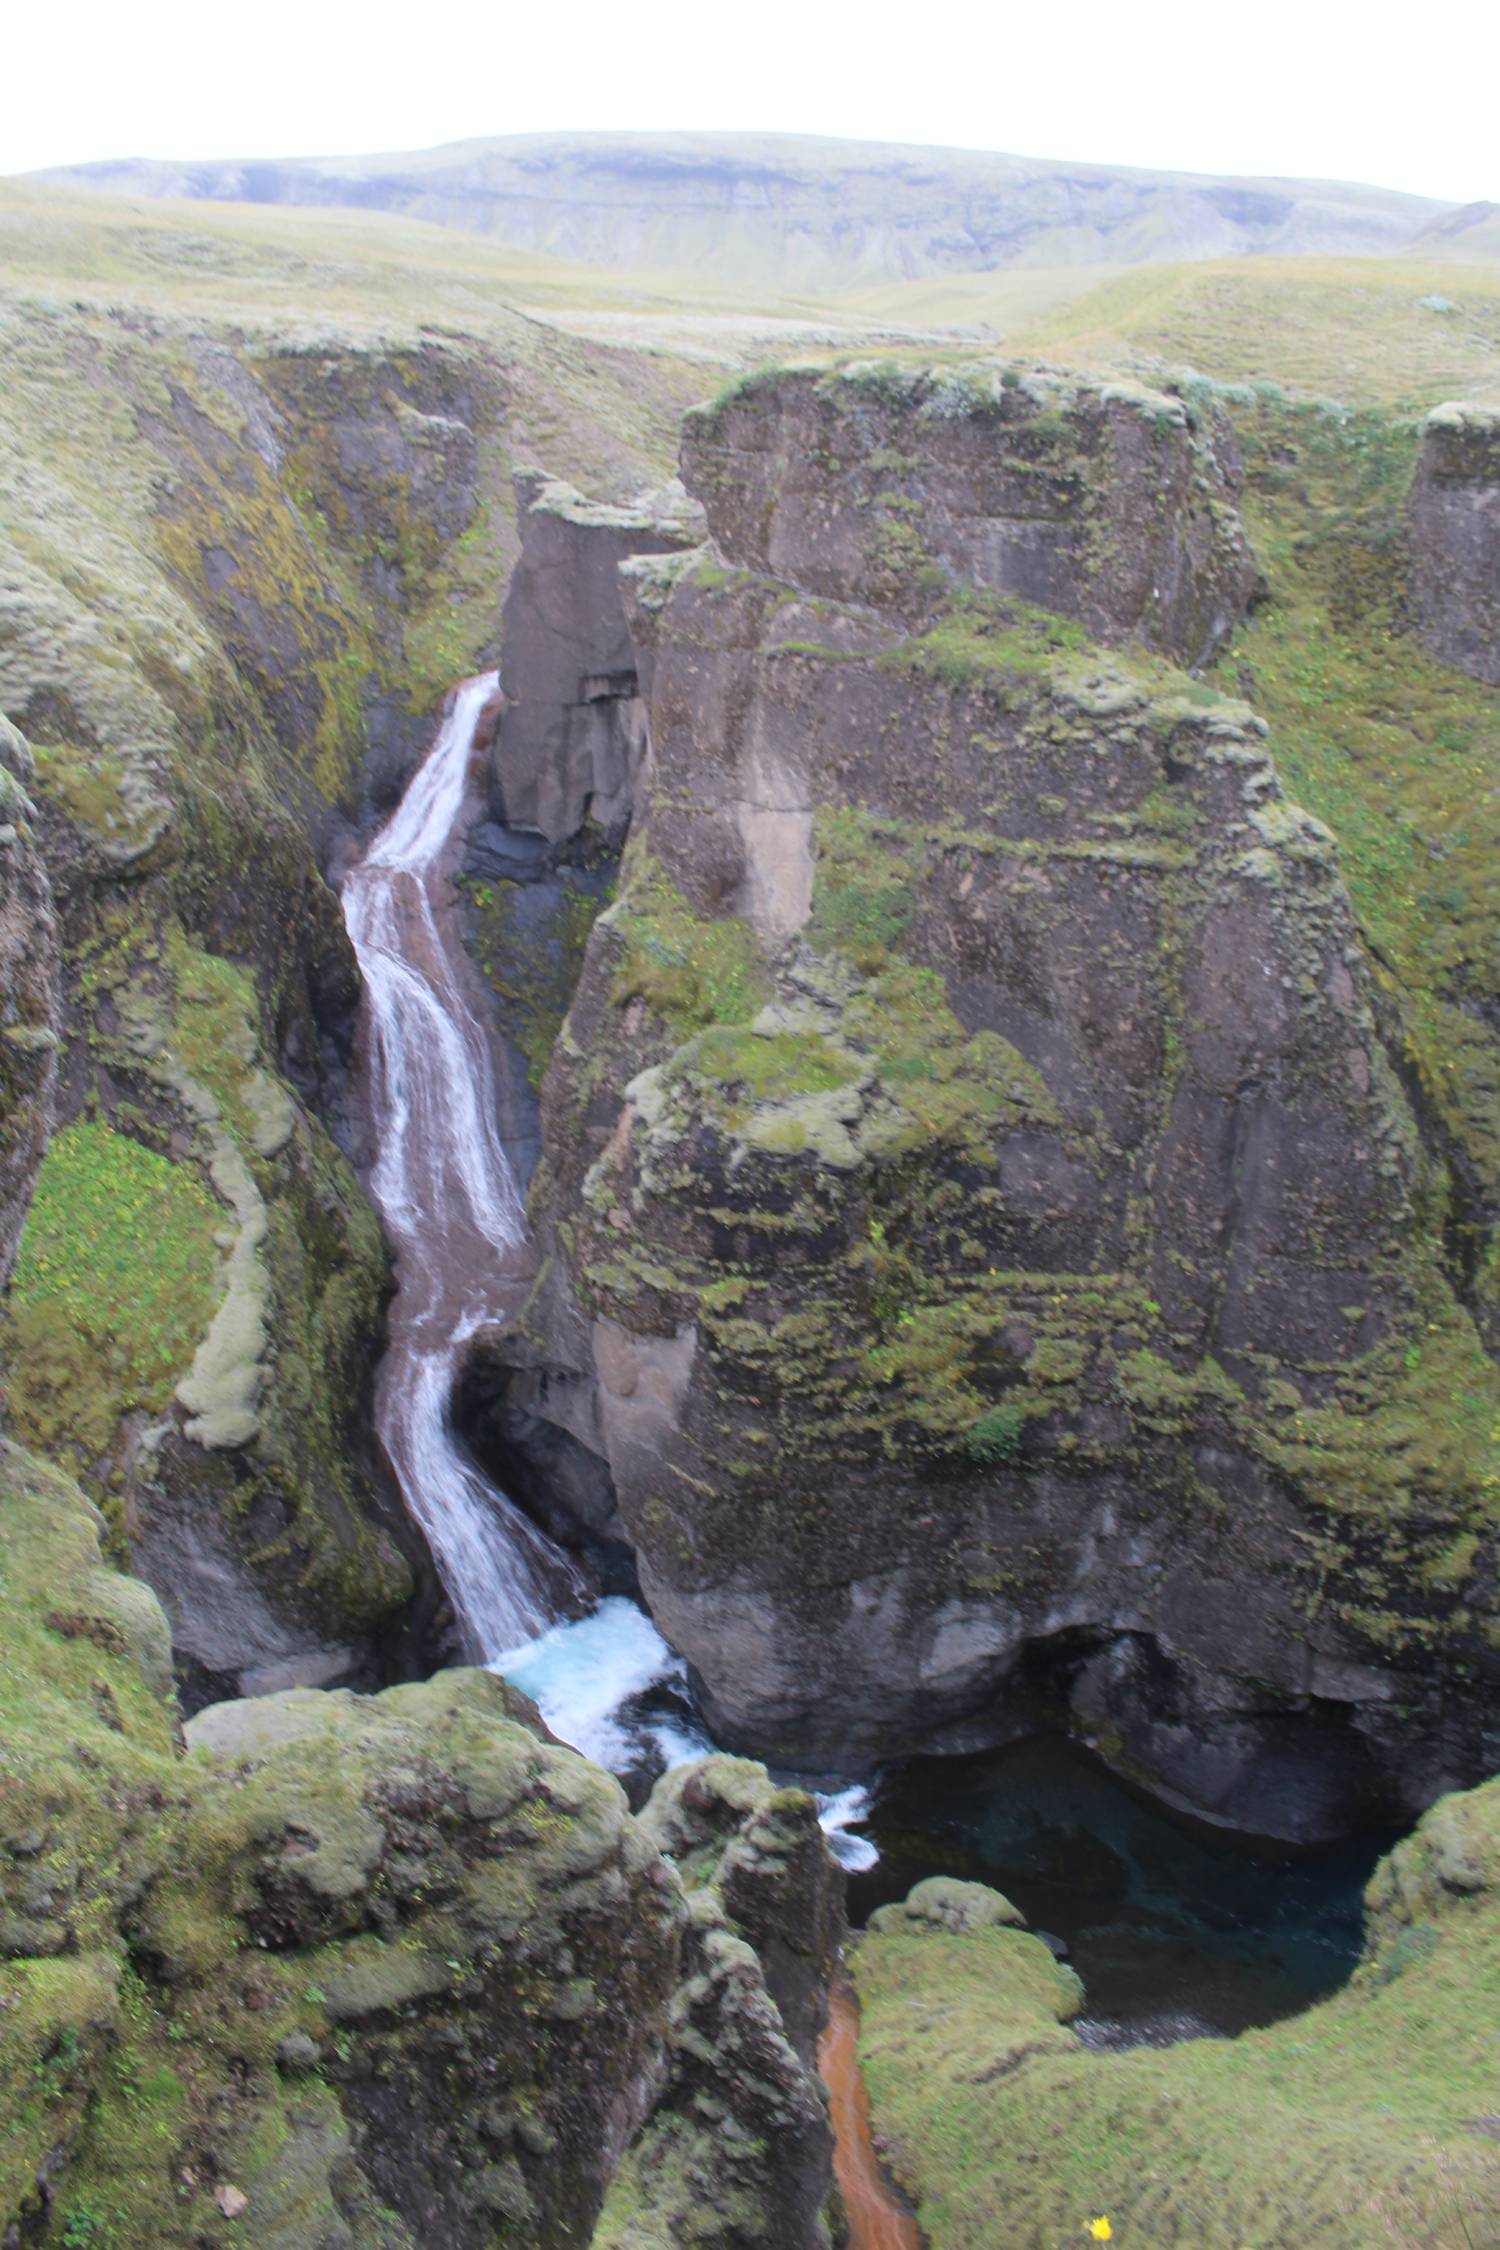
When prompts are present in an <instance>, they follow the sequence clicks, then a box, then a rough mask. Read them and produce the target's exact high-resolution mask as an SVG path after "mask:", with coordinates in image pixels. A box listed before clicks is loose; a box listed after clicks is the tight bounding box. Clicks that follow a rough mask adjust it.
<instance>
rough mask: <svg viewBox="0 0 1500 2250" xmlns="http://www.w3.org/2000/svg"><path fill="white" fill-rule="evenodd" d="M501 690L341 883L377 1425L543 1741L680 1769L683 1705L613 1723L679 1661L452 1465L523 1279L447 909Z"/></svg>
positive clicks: (482, 1646)
mask: <svg viewBox="0 0 1500 2250" xmlns="http://www.w3.org/2000/svg"><path fill="white" fill-rule="evenodd" d="M499 684H500V681H499V675H498V673H494V672H489V673H485V674H483V675H482V676H481V677H479V678H477V679H473V680H465V681H464V682H463V683H462V684H461V685H460V686H459V687H458V688H456V689H455V690H454V692H453V697H452V700H451V703H450V705H449V707H448V709H447V711H446V713H445V715H444V717H443V721H442V724H441V726H440V727H439V729H438V734H437V739H436V740H435V742H434V743H433V746H432V748H431V750H430V751H429V752H428V754H427V756H426V758H425V759H424V760H423V762H422V764H421V765H420V766H419V767H418V769H417V772H416V774H415V775H414V776H413V778H412V780H411V782H410V784H409V785H408V787H407V791H406V794H405V796H404V797H403V798H402V800H401V803H400V804H399V805H398V806H397V808H396V810H395V812H394V813H393V814H392V815H391V817H390V819H389V820H388V821H387V822H386V824H385V826H384V827H383V828H382V829H381V830H380V833H379V834H378V835H377V836H376V838H375V840H374V842H373V843H372V844H371V845H370V847H369V849H368V851H366V853H365V854H364V857H363V858H362V859H361V860H360V861H359V862H358V863H357V864H356V865H355V866H354V867H353V868H352V869H351V870H350V872H349V874H348V875H347V876H346V877H345V880H344V887H343V904H344V920H345V922H346V924H347V926H348V930H349V936H350V939H351V940H352V942H353V945H354V950H355V953H356V955H357V956H358V960H359V965H360V970H361V973H362V975H363V977H364V983H365V995H366V1017H365V1041H366V1080H367V1087H368V1095H369V1104H370V1115H371V1123H372V1127H373V1130H374V1136H375V1143H376V1150H377V1154H376V1159H375V1165H374V1169H373V1171H372V1173H371V1176H370V1191H371V1194H372V1195H373V1197H374V1200H375V1204H376V1206H377V1208H378V1210H379V1212H380V1215H381V1217H382V1218H383V1219H384V1221H385V1225H386V1230H387V1232H388V1234H389V1235H390V1238H391V1241H392V1243H393V1245H394V1247H395V1252H396V1279H397V1292H396V1298H395V1302H394V1304H393V1305H392V1307H391V1313H390V1343H389V1348H388V1350H387V1353H386V1357H385V1360H384V1362H383V1364H382V1367H381V1370H380V1378H379V1382H378V1385H377V1389H376V1401H375V1414H376V1427H377V1429H378V1431H379V1435H380V1439H381V1442H382V1444H383V1445H384V1447H385V1450H386V1454H387V1456H388V1457H389V1460H390V1463H391V1467H392V1469H393V1470H394V1471H395V1474H396V1479H397V1482H398V1483H399V1485H400V1487H401V1492H402V1496H403V1498H404V1500H405V1502H406V1505H407V1507H408V1508H409V1509H410V1510H411V1513H412V1514H413V1516H415V1518H416V1519H417V1521H418V1522H419V1523H420V1524H421V1526H422V1528H423V1530H424V1531H425V1533H426V1534H427V1539H428V1544H429V1545H430V1547H431V1549H432V1554H433V1559H434V1561H435V1562H436V1564H437V1568H438V1571H439V1573H440V1575H441V1577H442V1580H443V1584H444V1586H445V1587H446V1588H447V1591H448V1595H449V1598H450V1599H451V1601H452V1603H453V1606H454V1610H455V1611H456V1613H457V1615H458V1617H459V1619H460V1621H461V1623H462V1626H463V1630H464V1633H465V1637H466V1638H467V1640H468V1642H469V1649H470V1654H471V1655H472V1656H474V1657H476V1658H477V1659H478V1660H479V1661H480V1662H481V1663H485V1664H490V1665H492V1666H494V1668H495V1669H496V1670H497V1671H503V1672H504V1673H505V1675H506V1676H507V1678H509V1679H512V1680H514V1681H515V1682H516V1683H517V1685H518V1686H520V1687H522V1688H524V1689H525V1690H526V1692H527V1693H528V1694H529V1695H531V1696H532V1697H533V1698H534V1700H535V1701H536V1702H537V1704H538V1705H539V1706H540V1708H541V1711H542V1714H543V1716H544V1717H545V1718H546V1720H547V1722H548V1724H549V1725H550V1726H551V1728H552V1730H553V1732H554V1733H555V1734H557V1735H559V1736H560V1737H561V1738H562V1739H563V1740H564V1741H565V1742H571V1743H573V1744H574V1745H575V1746H576V1747H577V1748H578V1749H580V1750H583V1751H584V1752H585V1753H586V1754H587V1755H588V1756H590V1757H592V1758H594V1759H596V1760H597V1761H598V1762H599V1763H600V1764H603V1765H609V1766H614V1767H616V1768H618V1769H624V1768H625V1767H627V1766H630V1765H633V1764H638V1763H639V1762H640V1761H641V1760H642V1758H643V1757H647V1758H650V1759H651V1760H653V1761H654V1762H655V1763H656V1764H658V1765H659V1764H662V1763H665V1764H668V1765H671V1764H675V1763H677V1762H678V1761H679V1760H682V1759H685V1758H694V1757H701V1756H702V1755H703V1754H704V1753H705V1752H706V1751H709V1750H711V1749H712V1748H713V1744H712V1743H711V1742H710V1741H709V1740H708V1739H707V1737H706V1736H705V1735H704V1734H703V1733H702V1731H701V1730H700V1729H698V1728H697V1727H696V1726H694V1725H693V1724H692V1723H691V1721H690V1719H688V1720H685V1719H684V1717H683V1716H682V1714H681V1711H680V1709H679V1712H678V1714H677V1715H676V1716H673V1715H672V1713H671V1712H670V1711H669V1710H663V1711H659V1712H657V1713H656V1714H654V1715H653V1714H652V1713H651V1712H650V1711H649V1710H639V1711H638V1715H637V1716H636V1717H635V1718H634V1720H633V1723H632V1724H630V1725H627V1724H626V1723H624V1721H623V1719H622V1717H621V1710H622V1706H626V1707H629V1706H632V1705H635V1706H639V1705H640V1702H641V1699H642V1698H644V1697H646V1696H648V1694H649V1691H651V1690H653V1689H658V1690H660V1689H667V1690H670V1691H675V1694H676V1699H677V1702H678V1704H679V1706H680V1705H681V1704H682V1702H683V1699H684V1696H685V1686H684V1667H683V1665H682V1662H681V1660H680V1658H678V1657H676V1656H675V1655H674V1654H673V1652H672V1650H671V1649H670V1648H669V1647H668V1646H667V1644H666V1642H665V1641H664V1640H663V1639H662V1637H661V1635H660V1634H659V1633H658V1632H657V1630H656V1628H655V1626H654V1625H653V1624H652V1622H651V1620H650V1618H649V1617H647V1616H646V1615H645V1614H644V1612H643V1611H641V1610H639V1609H637V1608H636V1606H635V1604H634V1603H633V1602H629V1601H625V1600H623V1599H622V1598H621V1597H619V1596H614V1597H612V1598H611V1599H609V1600H607V1601H603V1602H600V1603H598V1604H597V1606H592V1605H591V1604H590V1600H589V1596H588V1593H587V1590H586V1589H585V1587H584V1585H583V1582H582V1580H581V1579H580V1577H579V1575H578V1573H577V1572H576V1570H574V1568H573V1567H572V1565H571V1564H570V1563H569V1562H568V1561H567V1560H566V1558H565V1557H564V1556H563V1555H561V1554H560V1553H559V1552H558V1550H557V1549H556V1548H555V1547H554V1546H553V1545H552V1544H551V1542H550V1541H549V1540H548V1539H546V1538H545V1537H544V1536H543V1535H542V1533H541V1532H539V1531H538V1530H537V1529H536V1527H535V1525H534V1524H532V1523H531V1522H530V1520H529V1519H528V1518H527V1517H526V1516H524V1515H523V1514H522V1513H521V1511H520V1510H519V1509H518V1508H516V1507H514V1506H513V1505H512V1503H511V1502H510V1501H509V1500H507V1499H506V1498H505V1496H504V1494H503V1493H501V1492H499V1491H497V1490H496V1488H495V1487H494V1486H493V1485H492V1484H490V1483H489V1481H488V1479H487V1478H485V1477H483V1476H482V1475H481V1474H480V1472H479V1470H478V1469H477V1468H476V1467H475V1465H474V1463H473V1462H472V1461H471V1460H470V1459H469V1458H468V1456H467V1455H466V1454H465V1453H464V1452H463V1450H462V1448H461V1447H460V1446H459V1444H458V1442H457V1440H456V1438H455V1437H454V1434H453V1429H452V1423H451V1418H450V1411H449V1407H450V1400H451V1398H452V1394H453V1386H454V1381H455V1378H456V1376H457V1373H458V1369H459V1363H460V1360H461V1357H462V1354H463V1348H464V1345H465V1344H466V1343H467V1342H468V1340H469V1338H470V1337H471V1336H472V1335H473V1334H474V1333H475V1331H476V1330H477V1329H478V1328H480V1327H482V1326H484V1325H485V1324H486V1323H488V1322H493V1321H496V1320H499V1319H502V1318H503V1317H504V1314H505V1311H506V1309H507V1306H508V1304H509V1303H511V1302H513V1300H514V1298H515V1294H516V1290H517V1287H518V1285H519V1283H520V1281H521V1280H522V1278H523V1277H524V1273H525V1267H526V1221H525V1215H524V1213H523V1211H522V1208H521V1202H520V1198H519V1196H518V1195H517V1193H516V1187H515V1181H514V1179H513V1177H512V1174H511V1169H510V1165H509V1162H508V1160H507V1158H506V1154H505V1150H504V1147H503V1146H502V1143H501V1140H500V1131H499V1124H498V1117H499V1105H498V1102H497V1099H496V1087H495V1076H494V1068H493V1064H492V1061H491V1056H490V1048H489V1043H488V1040H487V1039H486V1036H485V1033H484V1030H483V1028H482V1026H481V1024H480V1022H479V1019H478V1018H477V1016H476V1015H475V1013H474V1010H473V1008H472V1006H471V1005H470V1001H469V996H468V974H467V965H466V962H465V959H464V955H463V948H462V942H461V939H460V937H459V935H458V932H457V930H456V928H455V927H454V921H453V916H452V913H451V885H452V876H453V868H454V864H455V861H456V859H457V855H458V852H459V850H460V848H461V846H462V841H463V837H464V834H465V833H466V829H467V825H468V822H469V820H471V819H472V817H473V816H474V814H475V813H477V811H478V805H477V802H476V798H475V792H474V789H473V784H472V773H473V762H474V743H475V736H476V733H477V730H478V727H479V723H480V720H481V718H482V717H483V715H484V713H485V710H486V708H487V706H489V705H490V704H491V703H492V702H493V700H494V697H495V695H496V693H497V691H498V688H499ZM583 1612H587V1614H581V1613H583ZM822 1803H823V1807H824V1812H823V1818H824V1825H825V1827H826V1828H827V1829H828V1831H829V1834H830V1839H831V1841H832V1843H833V1846H834V1849H835V1850H836V1851H837V1852H838V1853H839V1856H840V1857H841V1858H843V1859H844V1860H845V1861H846V1863H847V1864H849V1865H850V1866H854V1867H858V1866H863V1865H867V1864H869V1862H871V1861H873V1859H874V1856H875V1854H874V1851H873V1849H872V1848H871V1847H870V1846H869V1845H868V1844H866V1843H864V1841H863V1840H862V1839H860V1838H858V1837H855V1836H851V1835H849V1834H848V1833H847V1831H848V1829H849V1828H850V1827H851V1826H853V1825H854V1824H856V1823H857V1822H858V1821H860V1820H861V1819H862V1818H863V1817H864V1814H865V1811H866V1810H867V1806H868V1798H867V1795H866V1792H865V1791H864V1790H862V1789H857V1788H856V1789H847V1790H844V1791H842V1792H841V1793H839V1794H838V1795H837V1796H831V1797H828V1798H825V1799H823V1800H822Z"/></svg>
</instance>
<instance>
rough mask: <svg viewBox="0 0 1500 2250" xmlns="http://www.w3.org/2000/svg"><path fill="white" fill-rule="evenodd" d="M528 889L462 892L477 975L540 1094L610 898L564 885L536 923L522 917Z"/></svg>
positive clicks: (496, 886)
mask: <svg viewBox="0 0 1500 2250" xmlns="http://www.w3.org/2000/svg"><path fill="white" fill-rule="evenodd" d="M525 888H526V887H525V886H524V885H522V884H519V883H510V882H505V881H500V882H495V883H486V882H480V881H476V880H473V879H467V880H465V881H464V882H463V884H462V889H463V893H464V896H465V897H466V899H467V900H468V902H469V906H470V909H471V911H472V913H473V917H474V952H475V955H476V958H477V959H478V962H479V966H480V969H481V971H482V973H483V975H484V978H485V981H486V982H487V983H488V985H489V986H490V989H491V991H492V992H493V993H494V994H495V996H496V998H497V1000H498V1001H499V1002H500V1007H501V1014H502V1020H503V1022H504V1025H505V1029H506V1032H507V1034H508V1035H509V1036H510V1037H511V1038H512V1039H514V1041H515V1043H516V1045H517V1046H518V1047H519V1048H520V1050H521V1052H522V1054H523V1055H524V1056H525V1057H526V1072H527V1076H528V1077H529V1078H530V1080H531V1083H532V1085H533V1086H534V1087H536V1088H537V1089H538V1090H540V1087H541V1083H542V1078H543V1076H544V1074H545V1072H546V1069H547V1065H548V1063H549V1062H550V1061H551V1060H552V1050H553V1048H554V1047H555V1046H556V1044H557V1035H558V1033H559V1032H560V1031H561V1029H562V1026H563V1019H564V1017H565V1016H566V1015H567V1012H568V1009H569V1007H570V1006H571V1005H572V1000H573V994H574V993H575V992H576V990H577V989H578V979H579V977H580V976H581V975H582V974H583V961H584V955H585V953H586V952H587V951H588V942H589V932H590V931H591V930H592V929H593V927H594V923H595V921H596V920H597V919H598V917H599V914H600V913H601V911H602V910H603V909H604V907H605V906H607V905H608V903H609V894H608V892H607V891H602V892H601V891H594V890H587V889H583V888H581V887H580V888H574V887H573V886H572V885H565V886H564V888H563V889H562V890H560V891H559V893H558V895H557V898H556V902H555V907H554V910H553V911H552V913H550V914H549V915H548V916H547V918H546V920H545V922H538V921H535V920H529V919H526V918H524V916H523V914H522V913H521V911H520V909H521V907H522V904H523V900H524V896H525Z"/></svg>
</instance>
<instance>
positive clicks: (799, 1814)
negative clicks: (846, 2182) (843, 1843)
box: [594, 1757, 843, 2250]
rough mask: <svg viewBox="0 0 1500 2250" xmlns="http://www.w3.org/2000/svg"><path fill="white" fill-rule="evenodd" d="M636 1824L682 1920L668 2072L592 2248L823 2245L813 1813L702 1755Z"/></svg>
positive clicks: (818, 1887) (821, 1886) (835, 1933)
mask: <svg viewBox="0 0 1500 2250" xmlns="http://www.w3.org/2000/svg"><path fill="white" fill-rule="evenodd" d="M641 1826H642V1828H643V1829H644V1830H645V1832H646V1834H647V1835H648V1836H649V1837H650V1838H651V1840H652V1842H653V1843H655V1844H656V1845H657V1847H658V1849H659V1850H661V1851H662V1852H663V1853H664V1854H666V1855H667V1856H668V1857H669V1858H670V1859H671V1860H672V1861H673V1863H674V1865H675V1866H676V1868H677V1870H678V1873H679V1875H680V1876H681V1878H682V1881H683V1883H684V1885H685V1886H686V1890H687V1897H688V1902H689V1913H690V1919H689V1923H688V1929H687V1937H686V1942H685V1945H684V1949H683V1971H684V1974H683V1980H682V1982H681V1984H680V1985H679V1987H678V1990H677V1995H676V1997H675V1999H674V2001H673V2004H672V2012H671V2019H670V2028H669V2034H668V2047H667V2053H668V2067H667V2073H666V2077H665V2080H664V2082H663V2086H662V2091H661V2094H660V2097H659V2099H658V2102H657V2104H656V2107H655V2109H654V2111H653V2113H652V2116H651V2119H650V2121H649V2123H648V2125H647V2126H646V2128H645V2130H644V2131H643V2133H642V2134H641V2136H640V2138H639V2140H638V2142H637V2143H636V2145H635V2147H634V2148H633V2149H632V2150H631V2153H630V2155H629V2157H628V2158H627V2160H626V2162H625V2164H624V2165H623V2167H622V2168H621V2171H620V2173H619V2175H618V2177H617V2179H616V2181H615V2183H614V2185H613V2187H612V2188H611V2190H610V2194H609V2197H608V2199H607V2201H606V2203H605V2207H604V2211H603V2213H602V2215H601V2218H600V2222H599V2229H598V2232H597V2234H596V2235H595V2237H594V2243H595V2250H672V2246H673V2245H676V2244H679V2243H683V2242H690V2241H692V2240H694V2239H695V2237H696V2238H697V2239H704V2238H707V2239H711V2240H714V2241H717V2242H722V2243H723V2244H725V2246H726V2250H782V2246H783V2245H785V2246H786V2250H831V2245H832V2242H833V2240H834V2238H833V2236H832V2235H831V2234H830V2232H829V2228H828V2219H827V2207H828V2203H829V2198H830V2194H831V2192H832V2187H833V2174H832V2147H833V2143H832V2133H831V2130H830V2126H829V2121H828V2106H827V2100H826V2097H825V2095H824V2091H823V2088H822V2085H821V2083H820V2081H819V2079H818V2077H817V2074H816V2056H817V2045H818V2036H819V2033H820V2032H821V2030H822V2028H823V2024H824V2022H825V2020H826V2017H827V2012H828V1988H829V1984H830V1982H831V1980H832V1978H833V1976H834V1974H835V1971H836V1968H837V1964H838V1955H839V1941H840V1938H841V1937H842V1935H843V1880H842V1876H841V1875H840V1872H839V1870H838V1867H837V1865H836V1864H835V1862H834V1861H833V1859H832V1858H831V1857H830V1855H829V1853H828V1850H827V1847H826V1846H825V1844H824V1841H823V1837H822V1834H821V1831H820V1830H819V1828H818V1823H817V1814H816V1809H815V1807H814V1804H813V1801H812V1799H811V1798H810V1797H808V1796H806V1795H805V1794H804V1793H803V1792H802V1791H801V1790H796V1789H777V1788H776V1787H775V1786H774V1785H773V1784H772V1783H771V1781H770V1780H769V1779H768V1777H767V1775H766V1773H765V1769H764V1768H763V1767H761V1766H755V1765H750V1764H748V1763H747V1762H746V1761H745V1760H744V1759H737V1758H724V1757H715V1758H709V1759H706V1760H704V1761H703V1763H702V1764H700V1765H694V1766H685V1767H680V1768H678V1769H677V1770H676V1771H675V1772H672V1773H668V1774H665V1775H664V1776H663V1777H662V1779H661V1780H660V1781H659V1782H658V1783H657V1785H656V1788H655V1790H654V1791H653V1793H652V1796H651V1801H650V1803H649V1804H648V1805H647V1807H646V1810H645V1812H644V1813H643V1814H642V1816H641Z"/></svg>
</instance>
